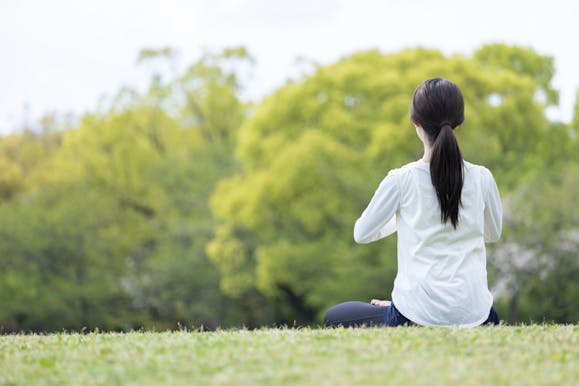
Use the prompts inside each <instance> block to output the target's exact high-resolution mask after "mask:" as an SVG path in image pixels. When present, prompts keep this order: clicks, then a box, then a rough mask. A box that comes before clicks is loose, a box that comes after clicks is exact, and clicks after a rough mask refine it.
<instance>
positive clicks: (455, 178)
mask: <svg viewBox="0 0 579 386" xmlns="http://www.w3.org/2000/svg"><path fill="white" fill-rule="evenodd" d="M410 118H411V119H412V122H414V123H415V124H417V125H420V126H421V127H422V129H424V131H425V132H426V134H427V136H428V140H429V142H430V144H431V145H432V151H431V154H430V179H431V181H432V185H433V186H434V189H435V190H436V196H437V198H438V203H439V204H440V219H441V221H442V222H443V223H447V222H448V220H449V219H450V222H451V223H452V226H453V227H454V228H455V229H456V227H457V226H458V208H459V206H460V196H461V193H462V186H463V182H464V174H463V161H462V155H461V154H460V149H459V148H458V142H457V141H456V137H455V136H454V132H453V129H454V128H455V127H457V126H459V125H460V124H462V122H463V121H464V99H463V97H462V93H461V91H460V89H459V88H458V86H457V85H456V84H454V83H452V82H451V81H449V80H446V79H441V78H432V79H427V80H425V81H424V82H423V83H422V84H421V85H420V86H418V88H417V89H416V91H414V95H413V96H412V103H411V105H410Z"/></svg>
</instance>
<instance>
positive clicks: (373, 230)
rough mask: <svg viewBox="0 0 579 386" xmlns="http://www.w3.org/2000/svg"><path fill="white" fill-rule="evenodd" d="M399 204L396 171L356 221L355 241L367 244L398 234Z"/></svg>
mask: <svg viewBox="0 0 579 386" xmlns="http://www.w3.org/2000/svg"><path fill="white" fill-rule="evenodd" d="M399 202H400V189H399V187H398V176H397V174H396V172H395V171H390V173H388V175H387V176H386V177H385V178H384V179H383V180H382V182H381V183H380V186H378V189H377V190H376V192H375V193H374V196H373V197H372V200H370V203H369V204H368V207H367V208H366V209H365V210H364V212H363V213H362V215H361V216H360V218H359V219H358V220H357V221H356V224H355V225H354V240H355V241H356V242H357V243H359V244H367V243H371V242H373V241H376V240H380V239H381V238H384V237H386V236H388V235H390V234H392V233H394V232H396V216H395V214H396V211H397V210H398V206H399Z"/></svg>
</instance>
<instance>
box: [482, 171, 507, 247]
mask: <svg viewBox="0 0 579 386" xmlns="http://www.w3.org/2000/svg"><path fill="white" fill-rule="evenodd" d="M483 189H484V192H485V198H484V200H485V211H484V218H485V230H484V236H485V241H486V242H489V243H491V242H493V241H497V240H498V239H499V238H500V237H501V232H502V229H503V207H502V205H501V196H500V194H499V189H498V187H497V183H496V182H495V179H494V178H493V175H492V173H491V172H490V171H489V170H488V169H487V168H483Z"/></svg>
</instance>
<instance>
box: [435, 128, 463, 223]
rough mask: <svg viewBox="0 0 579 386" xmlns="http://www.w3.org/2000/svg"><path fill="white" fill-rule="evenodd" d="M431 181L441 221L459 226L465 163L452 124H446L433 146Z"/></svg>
mask: <svg viewBox="0 0 579 386" xmlns="http://www.w3.org/2000/svg"><path fill="white" fill-rule="evenodd" d="M430 179H431V180H432V185H434V189H435V190H436V196H437V197H438V203H439V204H440V219H441V220H442V222H443V223H447V222H448V220H449V219H450V222H451V223H452V226H453V227H454V228H455V229H456V227H457V226H458V207H459V205H460V196H461V193H462V185H463V182H464V175H463V162H462V155H461V153H460V149H459V147H458V142H457V141H456V137H455V136H454V132H453V131H452V127H451V126H450V123H448V122H444V123H443V125H442V127H441V128H440V131H439V133H438V136H437V137H436V139H435V140H434V143H433V144H432V153H431V156H430Z"/></svg>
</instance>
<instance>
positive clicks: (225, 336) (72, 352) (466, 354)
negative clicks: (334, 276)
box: [0, 325, 579, 385]
mask: <svg viewBox="0 0 579 386" xmlns="http://www.w3.org/2000/svg"><path fill="white" fill-rule="evenodd" d="M578 335H579V326H577V325H567V326H562V325H533V326H517V327H511V326H500V327H477V328H473V329H457V328H456V329H455V328H451V329H443V328H439V329H433V328H421V327H400V328H368V329H343V328H338V329H309V328H304V329H262V330H254V331H248V330H223V331H216V332H188V331H178V332H162V333H156V332H134V333H124V334H110V333H89V334H52V335H5V336H0V384H1V385H385V384H391V385H576V384H578V383H577V382H579V339H578Z"/></svg>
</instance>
